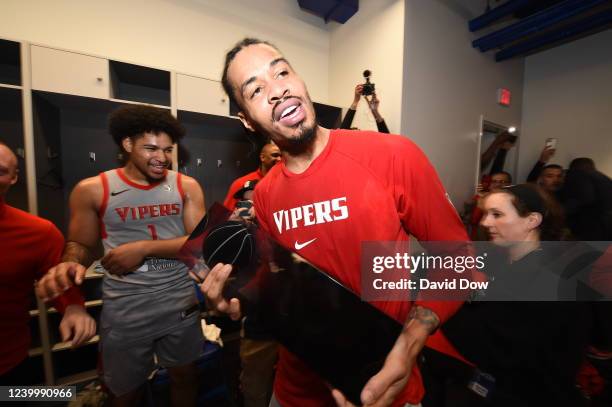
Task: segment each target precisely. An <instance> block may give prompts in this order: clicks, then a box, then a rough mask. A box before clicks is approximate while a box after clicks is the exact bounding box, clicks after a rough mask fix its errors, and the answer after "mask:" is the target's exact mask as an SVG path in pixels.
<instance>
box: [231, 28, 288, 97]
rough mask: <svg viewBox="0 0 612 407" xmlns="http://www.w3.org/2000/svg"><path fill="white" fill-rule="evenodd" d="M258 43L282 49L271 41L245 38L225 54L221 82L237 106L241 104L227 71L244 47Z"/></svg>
mask: <svg viewBox="0 0 612 407" xmlns="http://www.w3.org/2000/svg"><path fill="white" fill-rule="evenodd" d="M258 44H265V45H269V46H270V47H272V48H274V49H275V50H277V51H278V52H280V50H279V49H278V48H277V47H276V46H274V45H273V44H271V43H269V42H268V41H263V40H260V39H257V38H244V39H243V40H241V41H239V42H238V43H236V45H234V47H233V48H232V49H231V50H229V51H228V52H227V54H226V55H225V64H224V65H223V76H222V77H221V84H222V85H223V90H225V93H227V97H228V98H229V100H230V102H231V103H234V104H235V105H236V106H239V104H238V101H237V100H236V96H235V95H234V90H233V89H232V85H231V84H230V83H229V79H228V78H227V71H228V69H229V66H230V64H231V63H232V61H233V60H234V58H236V55H238V53H239V52H240V51H242V50H243V49H244V48H246V47H248V46H250V45H258Z"/></svg>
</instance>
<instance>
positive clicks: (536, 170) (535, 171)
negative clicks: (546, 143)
mask: <svg viewBox="0 0 612 407" xmlns="http://www.w3.org/2000/svg"><path fill="white" fill-rule="evenodd" d="M544 165H546V163H543V162H542V161H539V160H538V162H537V163H535V165H534V166H533V168H532V169H531V172H530V173H529V175H527V182H536V181H537V180H538V177H539V176H540V173H541V172H542V169H543V168H544Z"/></svg>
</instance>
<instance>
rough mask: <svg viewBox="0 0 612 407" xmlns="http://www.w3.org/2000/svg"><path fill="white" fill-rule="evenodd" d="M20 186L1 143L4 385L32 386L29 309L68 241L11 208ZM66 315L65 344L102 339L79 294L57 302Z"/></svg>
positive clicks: (0, 372)
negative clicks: (8, 199)
mask: <svg viewBox="0 0 612 407" xmlns="http://www.w3.org/2000/svg"><path fill="white" fill-rule="evenodd" d="M16 182H17V157H16V156H15V154H13V152H12V151H11V150H10V149H9V148H8V147H7V146H6V145H5V144H3V143H2V142H0V258H1V259H2V267H1V268H0V385H2V386H12V385H29V384H34V383H32V372H29V371H27V367H26V363H25V361H26V358H27V357H28V348H29V347H30V328H29V327H28V320H29V314H28V308H29V307H30V300H31V298H32V297H33V296H32V294H33V292H34V291H33V288H34V281H35V280H38V279H40V277H42V275H43V274H44V273H46V272H47V270H49V268H51V267H53V266H54V265H55V264H56V263H57V262H58V261H59V259H60V256H61V254H62V250H63V249H64V238H63V236H62V234H61V233H60V231H59V230H57V228H56V227H55V226H53V224H52V223H51V222H49V221H47V220H44V219H41V218H38V217H36V216H33V215H30V214H29V213H26V212H24V211H21V210H19V209H17V208H13V207H12V206H9V205H7V204H6V203H5V201H4V198H5V196H6V193H7V192H8V190H9V189H10V187H11V186H12V185H15V183H16ZM54 305H55V307H56V308H57V309H58V311H60V312H62V313H63V314H64V316H63V318H62V321H61V323H60V326H59V330H60V333H61V336H62V341H68V340H72V346H78V345H80V344H82V343H83V342H86V341H88V340H89V339H90V338H91V337H92V336H93V335H94V334H95V333H96V322H95V321H94V319H93V318H91V317H90V316H89V315H88V314H87V312H86V311H85V308H84V307H83V298H82V296H81V294H80V292H79V290H78V289H77V288H74V287H73V288H71V289H70V290H68V291H66V293H64V295H62V296H61V297H58V299H57V300H56V301H55V302H54Z"/></svg>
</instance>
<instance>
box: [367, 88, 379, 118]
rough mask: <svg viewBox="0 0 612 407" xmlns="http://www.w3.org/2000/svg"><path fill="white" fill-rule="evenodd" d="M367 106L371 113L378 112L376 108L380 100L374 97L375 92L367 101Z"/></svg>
mask: <svg viewBox="0 0 612 407" xmlns="http://www.w3.org/2000/svg"><path fill="white" fill-rule="evenodd" d="M368 105H369V106H370V110H371V111H372V113H374V112H378V106H379V105H380V99H379V98H378V96H377V95H376V92H374V93H372V98H370V99H369V100H368Z"/></svg>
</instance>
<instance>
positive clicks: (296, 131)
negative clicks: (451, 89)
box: [202, 39, 468, 407]
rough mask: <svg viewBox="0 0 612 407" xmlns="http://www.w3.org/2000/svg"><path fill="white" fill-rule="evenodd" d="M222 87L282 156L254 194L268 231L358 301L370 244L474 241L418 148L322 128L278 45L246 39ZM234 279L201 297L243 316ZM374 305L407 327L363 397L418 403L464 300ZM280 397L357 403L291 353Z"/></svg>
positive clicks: (215, 273)
mask: <svg viewBox="0 0 612 407" xmlns="http://www.w3.org/2000/svg"><path fill="white" fill-rule="evenodd" d="M222 83H223V86H224V88H225V91H226V92H227V93H228V95H229V97H230V98H232V99H233V100H234V101H235V102H236V105H237V106H239V108H240V112H239V113H238V116H239V118H240V119H241V120H242V122H243V124H244V125H245V126H246V127H247V128H248V129H250V130H252V131H257V132H259V133H260V134H264V135H266V136H268V137H270V138H271V139H272V141H274V142H275V143H276V144H277V145H278V146H279V148H280V149H281V151H282V154H283V160H282V162H281V164H279V165H277V166H276V167H274V168H273V169H272V170H271V171H270V173H269V174H268V176H267V177H266V178H264V179H263V180H262V181H260V182H259V184H258V185H257V188H256V189H255V211H256V213H257V217H258V220H259V223H260V226H261V227H262V228H263V229H264V230H266V231H267V232H268V233H269V234H271V236H272V237H273V238H275V239H276V240H277V241H278V242H279V243H280V244H281V245H283V246H284V247H286V248H289V249H290V250H292V251H294V252H296V253H297V254H299V255H300V256H302V257H303V258H305V259H306V260H307V261H309V262H310V263H312V264H314V265H315V266H317V267H319V268H321V269H322V270H325V271H326V272H327V273H329V274H330V275H331V276H332V277H334V278H336V279H337V280H339V281H340V282H341V283H342V284H343V285H345V286H347V287H348V288H350V289H351V290H352V291H354V292H355V293H356V294H359V293H360V292H361V277H360V256H361V243H362V242H363V241H406V240H408V239H409V234H412V235H414V236H415V237H416V238H417V239H419V240H422V241H445V240H453V241H467V240H468V238H467V235H466V232H465V229H464V228H463V225H462V224H461V221H460V219H459V217H458V215H457V213H456V211H455V210H454V208H453V207H452V205H451V203H450V202H449V200H448V199H447V197H446V194H445V191H444V188H443V187H442V184H441V183H440V181H439V179H438V176H437V174H436V172H435V170H434V169H433V167H432V166H431V164H430V163H429V161H428V160H427V158H426V157H425V155H424V154H423V153H422V152H421V150H420V149H419V148H418V147H417V146H416V145H415V144H414V143H412V142H411V141H409V140H408V139H406V138H403V137H400V136H388V135H381V134H380V133H376V132H360V131H347V130H333V131H330V130H328V129H325V128H322V127H320V126H319V125H318V124H317V120H316V116H315V111H314V108H313V104H312V102H311V100H310V96H309V95H308V92H307V90H306V87H305V85H304V83H303V82H302V80H301V79H300V77H299V76H298V75H297V74H296V73H295V71H294V70H293V68H292V67H291V65H290V64H289V62H287V60H286V59H285V58H284V57H283V56H282V54H281V53H280V51H279V50H278V49H277V48H275V47H274V46H272V45H270V44H269V43H266V42H263V41H260V40H255V39H245V40H243V41H241V42H239V43H238V44H237V45H236V46H235V47H234V48H233V49H232V50H231V51H230V52H228V54H227V56H226V63H225V68H224V73H223V80H222ZM230 272H231V266H227V265H217V266H215V267H214V268H213V270H212V271H211V273H210V274H209V276H208V277H207V279H206V281H205V282H204V284H203V285H202V291H203V292H204V294H205V295H206V296H207V297H208V298H209V300H210V301H211V303H213V304H214V305H215V306H216V307H217V309H219V310H221V311H224V312H227V313H229V314H230V316H232V317H233V318H237V317H239V316H240V314H241V313H240V303H239V301H238V300H237V299H235V298H232V299H230V300H229V301H228V300H226V299H224V298H223V297H222V286H223V284H224V282H225V280H226V279H227V277H228V275H229V273H230ZM373 305H375V306H376V307H377V308H379V309H380V310H382V311H383V312H385V313H386V314H388V315H389V316H391V317H393V318H395V319H396V320H397V321H399V322H401V323H403V324H404V329H403V331H402V333H401V334H400V336H399V337H398V339H397V341H396V342H395V345H394V347H393V349H392V350H391V351H390V353H389V355H388V356H387V359H386V361H385V364H384V366H383V368H382V369H381V371H380V372H379V373H378V374H376V375H375V376H374V377H372V378H371V379H370V381H369V382H368V383H367V384H366V386H365V388H364V389H363V391H362V393H361V400H362V402H363V404H365V405H368V406H370V405H376V406H387V405H405V404H406V403H408V404H409V405H417V404H418V403H420V400H421V399H422V397H423V393H424V390H423V385H422V382H421V378H420V374H419V370H418V368H417V366H416V363H415V360H416V357H417V355H418V354H419V353H420V351H421V349H422V348H423V346H424V345H425V342H426V341H428V339H434V336H436V335H438V334H435V335H434V336H432V337H430V335H432V334H433V333H434V332H435V331H436V329H437V327H438V326H439V324H440V323H441V322H444V321H445V320H446V319H448V318H449V317H450V316H451V315H452V314H453V313H454V312H455V311H456V310H457V309H458V308H459V306H460V303H458V302H434V301H428V302H418V301H417V302H416V303H411V302H409V301H404V302H399V301H395V302H393V301H380V302H376V303H373ZM438 343H442V344H443V343H444V342H440V341H438ZM274 396H275V400H273V402H274V403H277V405H280V406H283V407H293V406H300V407H315V406H317V407H318V406H327V405H330V404H333V403H334V401H335V402H336V403H337V404H338V405H342V406H348V405H350V403H349V402H348V401H347V400H346V399H345V397H344V395H342V394H341V393H340V392H339V391H338V390H332V391H331V392H330V390H329V389H328V388H327V386H326V384H325V383H324V382H323V381H322V380H321V379H320V378H319V377H318V376H317V375H315V374H314V373H313V372H312V371H311V370H310V369H309V368H308V367H307V366H306V365H305V364H304V363H303V362H302V361H301V360H299V359H298V358H297V357H295V356H294V355H292V354H291V353H289V352H288V351H287V350H286V349H282V350H281V352H280V359H279V363H278V368H277V376H276V381H275V385H274ZM332 396H333V398H332Z"/></svg>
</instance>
